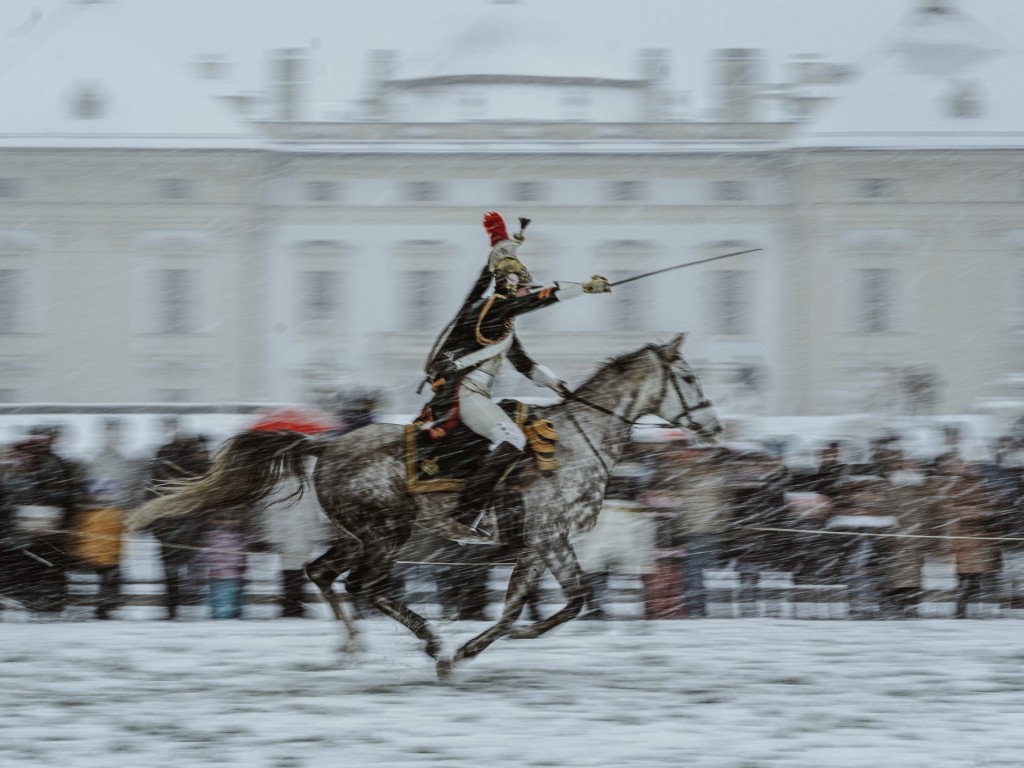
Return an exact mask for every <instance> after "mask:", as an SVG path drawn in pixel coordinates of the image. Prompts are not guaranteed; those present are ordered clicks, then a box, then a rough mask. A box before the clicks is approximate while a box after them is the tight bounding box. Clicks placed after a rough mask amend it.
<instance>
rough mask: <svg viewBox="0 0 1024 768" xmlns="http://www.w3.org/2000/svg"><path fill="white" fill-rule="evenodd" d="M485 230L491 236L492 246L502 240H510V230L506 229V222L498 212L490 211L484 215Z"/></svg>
mask: <svg viewBox="0 0 1024 768" xmlns="http://www.w3.org/2000/svg"><path fill="white" fill-rule="evenodd" d="M484 229H486V230H487V234H489V235H490V236H491V246H492V247H493V246H495V245H497V244H498V243H500V242H501V241H502V240H509V239H511V238H509V236H508V230H507V229H505V220H504V219H502V218H501V214H500V213H498V212H497V211H488V212H487V213H485V214H484Z"/></svg>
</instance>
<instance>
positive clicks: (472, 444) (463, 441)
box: [405, 400, 557, 493]
mask: <svg viewBox="0 0 1024 768" xmlns="http://www.w3.org/2000/svg"><path fill="white" fill-rule="evenodd" d="M498 405H500V406H501V407H502V409H503V410H504V411H505V413H507V414H508V415H509V417H510V418H511V419H512V420H513V421H514V422H515V423H516V424H517V425H518V426H519V427H520V428H521V429H522V430H523V431H524V432H525V433H526V436H527V441H528V442H529V445H530V447H531V448H532V449H533V453H534V456H535V457H536V458H537V461H538V466H539V468H540V469H541V470H542V471H551V470H553V469H554V467H555V459H554V449H555V440H556V439H557V438H556V436H555V431H554V427H553V426H552V425H551V422H550V421H548V420H547V419H532V418H531V416H530V409H529V406H528V405H526V404H525V403H520V402H518V401H516V400H502V401H501V402H500V403H498ZM488 445H489V441H488V440H487V439H486V438H484V437H481V436H480V435H478V434H476V433H475V432H473V431H472V430H470V429H468V428H467V427H465V426H463V425H462V424H461V423H460V424H459V425H458V427H456V428H455V429H453V430H452V431H451V432H450V433H448V434H446V435H444V436H443V437H440V438H435V437H431V435H430V432H429V430H426V429H424V428H423V424H422V423H421V422H418V421H417V422H414V423H412V424H407V425H406V427H405V454H406V485H407V487H408V489H409V492H410V493H458V492H459V491H461V490H462V488H463V486H465V484H466V478H467V477H469V476H470V475H471V474H472V473H473V471H474V470H475V469H476V465H477V464H478V463H479V462H480V460H481V458H482V457H483V453H484V451H486V450H487V447H488Z"/></svg>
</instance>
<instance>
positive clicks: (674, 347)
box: [661, 332, 686, 359]
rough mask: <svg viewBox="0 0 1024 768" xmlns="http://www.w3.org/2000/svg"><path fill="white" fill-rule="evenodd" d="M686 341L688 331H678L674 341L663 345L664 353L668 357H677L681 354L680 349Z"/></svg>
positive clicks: (673, 338)
mask: <svg viewBox="0 0 1024 768" xmlns="http://www.w3.org/2000/svg"><path fill="white" fill-rule="evenodd" d="M685 341H686V333H685V332H684V333H677V334H676V335H675V336H673V337H672V341H670V342H669V343H668V344H666V345H665V346H664V347H662V348H661V349H662V353H663V354H664V355H665V357H666V358H667V359H671V358H673V357H676V356H677V355H678V354H679V350H680V349H681V348H682V346H683V343H684V342H685Z"/></svg>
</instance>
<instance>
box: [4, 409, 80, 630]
mask: <svg viewBox="0 0 1024 768" xmlns="http://www.w3.org/2000/svg"><path fill="white" fill-rule="evenodd" d="M60 436H61V429H60V427H58V426H57V425H53V424H44V425H40V426H37V427H33V428H32V429H31V430H30V432H29V435H28V437H27V438H26V439H24V440H22V441H19V442H18V443H16V444H15V445H14V446H13V447H12V461H11V466H10V467H9V472H8V490H9V492H10V495H11V502H12V503H13V504H14V505H16V506H17V507H21V508H22V509H23V510H24V509H25V508H31V509H32V510H33V512H34V513H36V514H42V513H45V520H46V522H43V523H42V524H40V525H37V526H36V528H35V531H34V532H33V533H32V535H31V537H30V540H29V541H28V542H27V543H28V545H29V547H28V548H29V550H31V551H32V552H34V553H35V554H36V556H37V557H38V558H40V560H41V562H45V563H46V566H47V570H46V572H45V574H42V577H41V578H40V579H39V580H38V584H37V586H38V588H39V589H38V590H37V591H38V592H45V594H39V595H38V598H39V599H38V600H36V601H35V604H36V605H37V606H38V608H39V610H43V611H54V612H56V611H61V610H63V609H64V607H65V605H66V603H67V572H68V571H69V570H71V569H72V568H73V567H74V565H75V561H74V558H73V556H72V554H71V552H72V544H73V541H72V533H73V530H74V523H75V516H76V514H77V513H78V510H79V509H80V508H81V505H82V503H83V501H84V499H85V478H84V473H83V471H82V468H81V467H80V466H79V465H78V464H76V463H75V462H73V461H71V460H69V459H66V458H64V457H63V456H61V455H60V454H58V453H57V450H56V446H57V442H58V440H59V438H60Z"/></svg>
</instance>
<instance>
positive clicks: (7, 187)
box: [0, 179, 21, 198]
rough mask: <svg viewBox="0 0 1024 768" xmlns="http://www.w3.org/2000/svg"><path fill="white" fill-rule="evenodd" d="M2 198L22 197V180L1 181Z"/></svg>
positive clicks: (0, 194)
mask: <svg viewBox="0 0 1024 768" xmlns="http://www.w3.org/2000/svg"><path fill="white" fill-rule="evenodd" d="M0 197H6V198H12V197H21V179H0Z"/></svg>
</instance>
